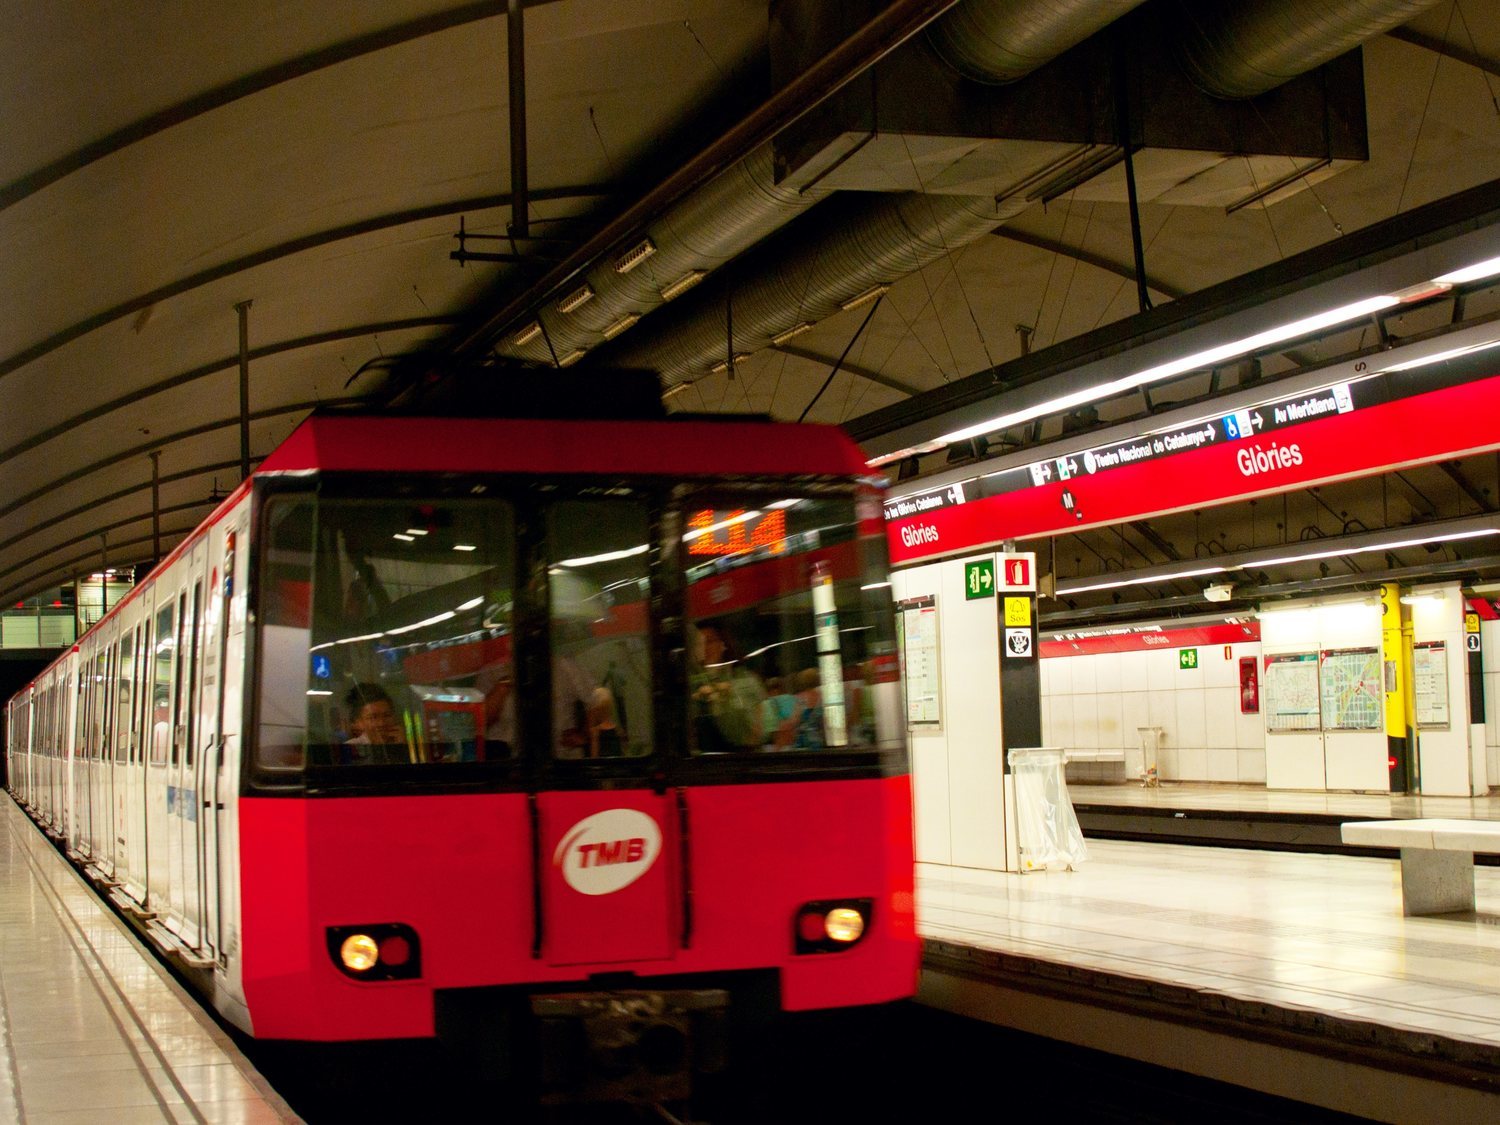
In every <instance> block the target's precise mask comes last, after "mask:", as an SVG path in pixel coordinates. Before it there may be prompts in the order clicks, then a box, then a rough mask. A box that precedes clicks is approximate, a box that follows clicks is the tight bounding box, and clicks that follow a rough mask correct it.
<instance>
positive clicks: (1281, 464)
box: [887, 376, 1500, 585]
mask: <svg viewBox="0 0 1500 1125" xmlns="http://www.w3.org/2000/svg"><path fill="white" fill-rule="evenodd" d="M1366 400H1368V405H1367V404H1366ZM1497 416H1500V376H1491V377H1489V378H1485V379H1479V380H1477V381H1474V382H1467V383H1459V384H1458V385H1454V386H1445V387H1441V388H1440V389H1437V390H1431V391H1427V392H1425V393H1414V394H1410V395H1408V396H1406V397H1395V398H1393V397H1392V395H1391V393H1390V392H1389V388H1388V387H1387V386H1386V384H1385V382H1384V381H1383V380H1378V379H1377V380H1371V381H1370V382H1369V384H1368V385H1367V384H1366V383H1352V384H1340V385H1339V386H1337V387H1333V388H1330V389H1329V390H1328V391H1324V392H1318V393H1316V394H1310V395H1305V396H1302V397H1301V398H1298V399H1289V400H1287V401H1285V402H1281V403H1268V404H1266V405H1265V406H1262V407H1258V408H1256V409H1255V410H1253V411H1249V412H1245V411H1239V412H1236V413H1235V414H1231V415H1225V416H1223V417H1221V418H1218V419H1209V420H1205V421H1203V422H1201V423H1197V424H1195V425H1194V426H1191V427H1185V428H1183V429H1181V430H1173V431H1168V432H1164V433H1160V434H1153V435H1148V436H1146V437H1142V438H1138V439H1135V440H1134V441H1131V442H1126V443H1122V444H1118V445H1114V446H1108V447H1101V448H1100V449H1098V450H1089V451H1086V452H1083V453H1079V454H1071V455H1069V456H1068V457H1065V458H1062V459H1060V460H1055V461H1043V462H1037V463H1036V464H1034V465H1031V466H1027V467H1022V468H1016V469H1010V470H1005V471H1004V472H1002V473H997V474H993V475H992V476H990V477H984V478H981V483H983V484H984V485H985V486H986V488H985V490H986V491H987V492H989V493H990V494H989V495H987V496H984V497H983V498H967V499H966V500H965V502H962V503H954V502H952V499H951V497H947V496H945V497H944V499H943V500H942V501H941V502H935V503H934V506H933V507H931V508H930V509H928V510H924V511H922V512H920V513H918V514H914V515H911V516H905V517H901V516H898V517H897V518H896V519H894V520H893V521H892V522H890V523H888V524H887V535H888V536H889V542H890V553H891V561H892V563H895V564H904V563H911V562H915V561H917V560H921V559H929V558H935V557H939V556H942V555H948V554H954V553H957V552H961V551H968V550H973V549H974V548H976V547H981V546H988V545H990V544H993V543H997V542H999V541H1001V540H1003V539H1021V538H1027V537H1030V536H1037V535H1048V534H1052V533H1055V532H1060V531H1064V530H1071V529H1078V528H1084V527H1094V526H1098V525H1100V524H1107V523H1115V522H1119V521H1122V520H1130V519H1141V518H1144V517H1147V516H1153V515H1160V514H1162V513H1165V512H1174V511H1181V510H1184V509H1188V508H1195V507H1202V506H1205V505H1212V504H1221V503H1226V502H1229V501H1232V500H1238V499H1243V498H1246V497H1251V496H1260V495H1266V494H1272V493H1278V492H1284V491H1287V490H1289V489H1293V488H1301V487H1305V486H1308V485H1312V484H1318V483H1322V482H1326V481H1333V480H1341V479H1346V478H1350V477H1359V476H1365V475H1368V474H1370V473H1376V472H1380V471H1382V470H1384V469H1386V468H1388V467H1390V466H1391V465H1392V464H1403V465H1404V464H1420V463H1425V462H1430V461H1436V460H1443V459H1447V458H1450V457H1457V456H1463V455H1466V454H1469V453H1476V452H1481V451H1484V450H1489V449H1496V448H1500V428H1497V427H1496V426H1495V425H1494V419H1495V418H1496V417H1497ZM1257 419H1259V421H1258V422H1257ZM895 507H896V508H897V509H899V503H898V504H897V505H895ZM887 508H888V511H889V510H890V509H891V508H892V505H888V506H887ZM1002 585H1003V582H1002Z"/></svg>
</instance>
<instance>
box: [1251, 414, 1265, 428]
mask: <svg viewBox="0 0 1500 1125" xmlns="http://www.w3.org/2000/svg"><path fill="white" fill-rule="evenodd" d="M1250 421H1252V422H1254V423H1255V428H1256V429H1257V430H1258V429H1260V428H1261V427H1262V426H1264V425H1265V424H1266V420H1265V419H1264V418H1262V417H1261V416H1260V411H1259V410H1257V411H1255V412H1254V413H1253V414H1251V415H1250Z"/></svg>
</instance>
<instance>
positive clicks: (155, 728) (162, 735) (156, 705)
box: [150, 602, 176, 766]
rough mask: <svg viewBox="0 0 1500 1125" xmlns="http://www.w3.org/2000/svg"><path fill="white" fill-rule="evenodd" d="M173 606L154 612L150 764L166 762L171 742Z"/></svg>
mask: <svg viewBox="0 0 1500 1125" xmlns="http://www.w3.org/2000/svg"><path fill="white" fill-rule="evenodd" d="M175 617H176V608H175V607H174V606H173V605H172V603H171V602H168V603H167V604H166V605H165V606H164V607H162V609H161V610H159V611H158V612H157V614H156V646H155V648H154V649H153V650H152V668H153V675H152V678H151V680H152V682H151V716H150V721H151V741H150V747H151V749H150V755H151V759H150V760H151V764H152V765H153V766H164V765H166V764H167V749H168V747H169V745H170V744H171V741H172V727H171V723H172V669H173V665H174V664H175V660H174V659H173V657H174V653H173V646H174V645H175V643H176V638H175V633H174V630H173V628H172V626H173V621H174V619H175Z"/></svg>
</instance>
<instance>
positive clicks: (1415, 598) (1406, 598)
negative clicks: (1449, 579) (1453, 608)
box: [1401, 594, 1443, 605]
mask: <svg viewBox="0 0 1500 1125" xmlns="http://www.w3.org/2000/svg"><path fill="white" fill-rule="evenodd" d="M1442 600H1443V599H1442V598H1440V597H1438V596H1437V595H1436V594H1403V595H1402V597H1401V604H1402V605H1435V604H1437V603H1438V602H1441V601H1442Z"/></svg>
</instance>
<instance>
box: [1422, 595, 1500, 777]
mask: <svg viewBox="0 0 1500 1125" xmlns="http://www.w3.org/2000/svg"><path fill="white" fill-rule="evenodd" d="M1411 621H1412V640H1413V641H1414V642H1415V643H1417V644H1421V643H1422V642H1423V641H1442V642H1443V646H1444V658H1445V666H1446V669H1447V682H1448V708H1447V711H1448V723H1447V725H1446V726H1445V727H1436V728H1423V729H1421V730H1419V731H1418V736H1417V738H1418V743H1419V745H1420V747H1421V749H1420V752H1419V759H1418V760H1419V763H1420V766H1421V771H1422V776H1421V786H1422V792H1423V793H1424V794H1426V795H1427V796H1431V797H1436V796H1450V797H1477V796H1481V795H1483V794H1484V793H1487V792H1488V791H1489V779H1490V778H1491V777H1494V776H1495V775H1494V774H1492V773H1491V772H1490V770H1489V765H1488V763H1487V761H1486V755H1485V733H1484V731H1485V728H1484V727H1483V726H1481V725H1478V724H1471V722H1470V716H1469V684H1468V663H1469V657H1468V653H1467V651H1466V650H1465V648H1464V598H1463V591H1462V590H1460V589H1459V587H1458V586H1457V585H1456V584H1450V585H1444V586H1428V587H1417V588H1414V589H1413V590H1412V591H1411ZM1490 698H1493V696H1491V697H1490Z"/></svg>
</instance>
